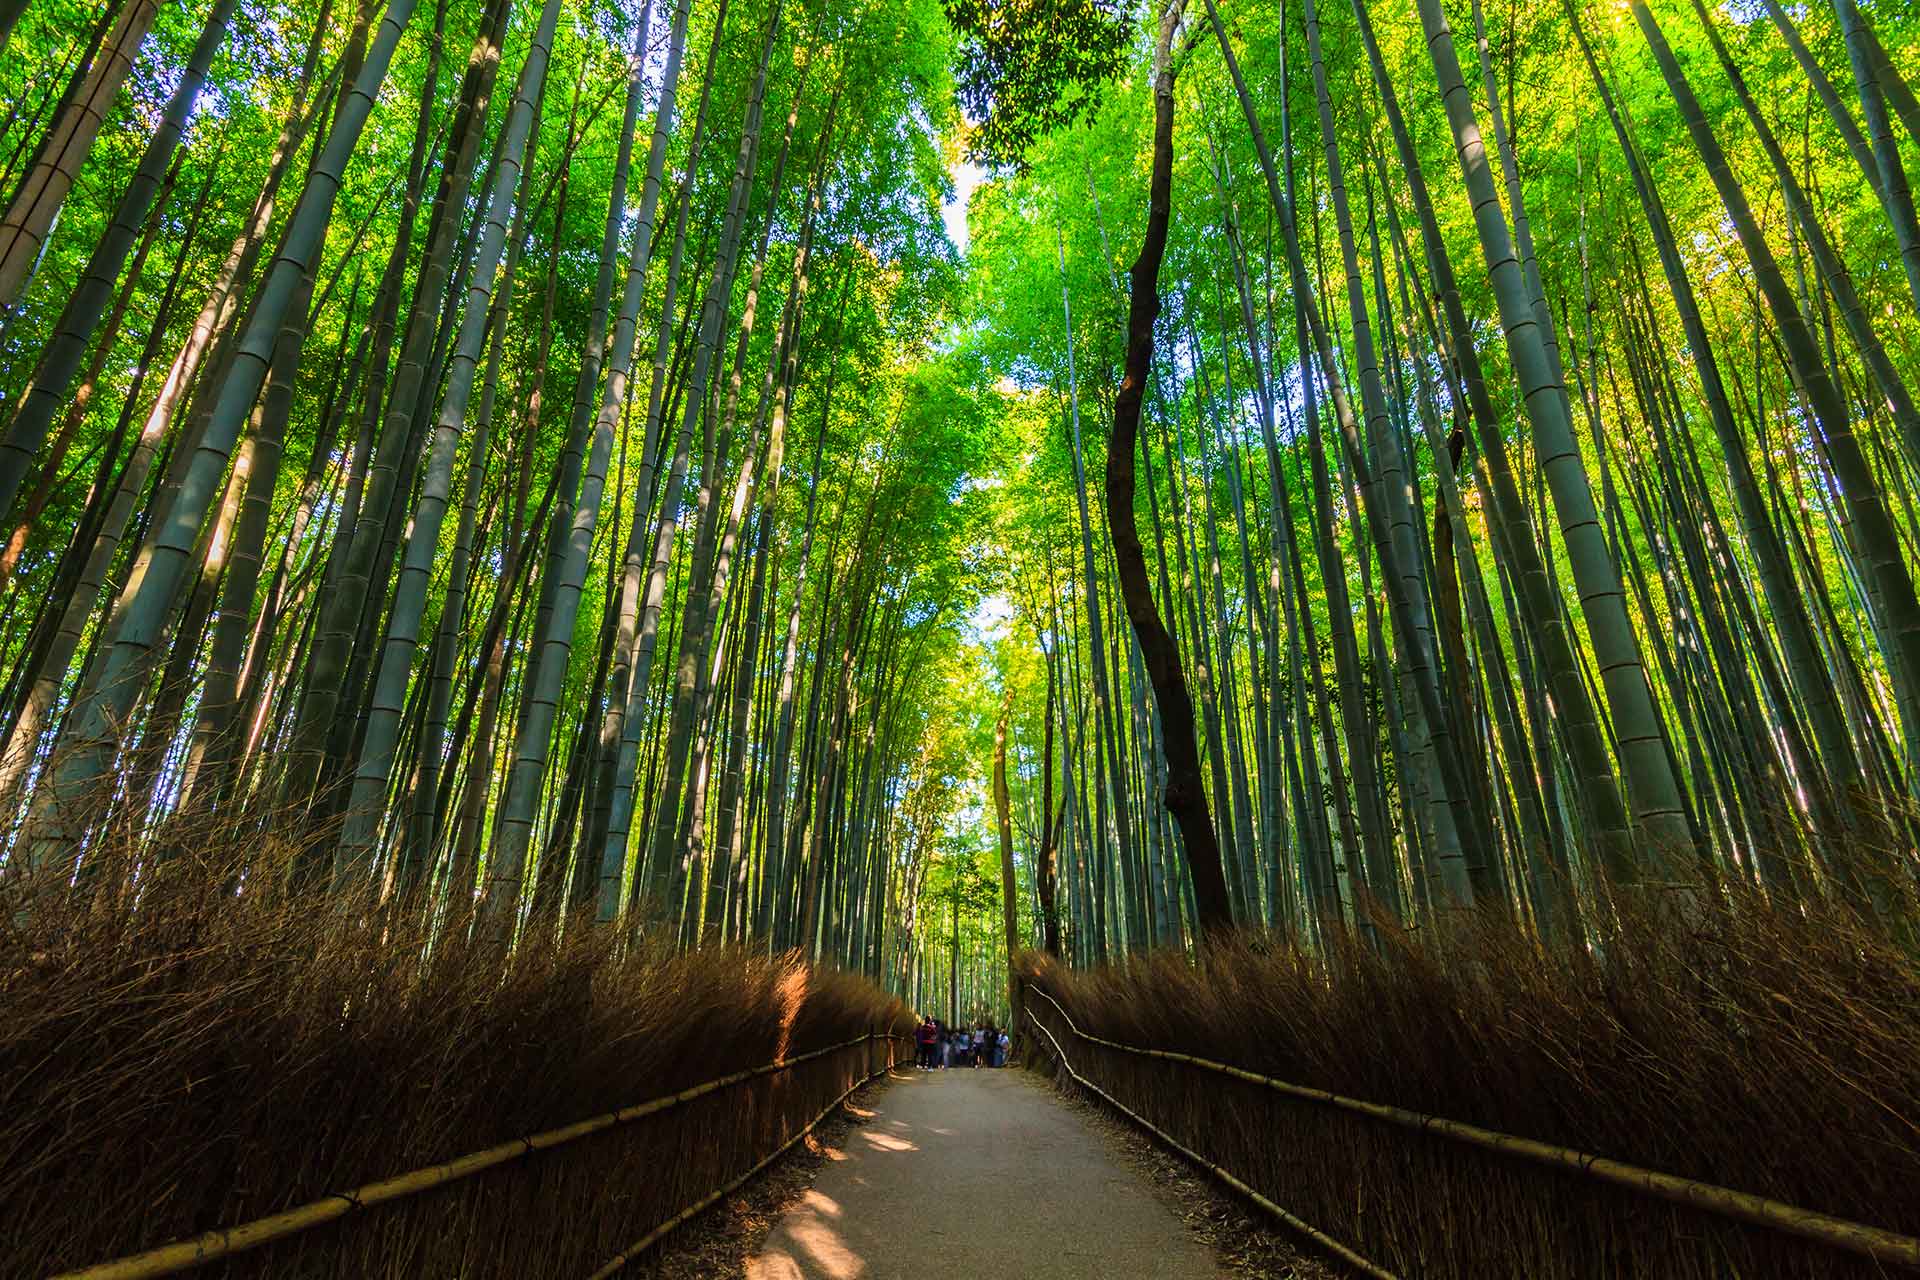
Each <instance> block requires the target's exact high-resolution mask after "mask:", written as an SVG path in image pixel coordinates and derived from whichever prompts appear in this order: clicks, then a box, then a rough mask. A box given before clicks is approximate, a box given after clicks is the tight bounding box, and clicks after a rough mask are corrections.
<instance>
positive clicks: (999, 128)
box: [941, 0, 1134, 168]
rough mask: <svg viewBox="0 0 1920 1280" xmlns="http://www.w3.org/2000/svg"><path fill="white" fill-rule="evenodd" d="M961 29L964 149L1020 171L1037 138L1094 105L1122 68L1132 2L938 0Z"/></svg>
mask: <svg viewBox="0 0 1920 1280" xmlns="http://www.w3.org/2000/svg"><path fill="white" fill-rule="evenodd" d="M941 3H942V4H943V5H944V6H945V8H946V11H947V18H948V20H949V21H950V22H952V23H953V26H954V29H955V30H956V31H958V32H959V33H960V36H961V43H960V51H959V53H960V83H959V94H960V103H961V105H962V106H963V107H964V108H965V109H966V111H967V113H968V115H969V116H970V117H971V118H972V119H973V121H974V125H973V128H972V130H971V131H970V133H969V136H968V144H967V145H968V154H969V155H971V156H972V158H973V159H975V160H978V161H979V162H981V163H982V164H990V165H1004V166H1011V167H1014V168H1024V167H1025V165H1026V163H1027V160H1026V156H1027V152H1028V150H1029V149H1030V148H1031V147H1032V146H1033V145H1034V143H1035V142H1037V141H1038V140H1039V139H1040V138H1042V137H1045V136H1046V135H1047V134H1049V133H1052V132H1054V131H1056V130H1059V129H1063V128H1065V127H1066V126H1068V125H1071V124H1072V123H1073V122H1074V121H1075V120H1077V119H1079V118H1080V116H1081V115H1082V114H1083V113H1085V112H1087V111H1089V110H1091V109H1094V108H1096V107H1097V106H1098V103H1099V96H1100V93H1101V90H1102V88H1103V87H1104V86H1105V84H1106V82H1107V81H1109V80H1112V79H1114V78H1115V77H1117V76H1118V75H1120V74H1121V72H1122V71H1124V70H1125V69H1126V65H1127V59H1128V53H1129V45H1130V42H1131V39H1132V30H1131V28H1132V17H1133V8H1134V5H1133V3H1132V2H1131V0H941Z"/></svg>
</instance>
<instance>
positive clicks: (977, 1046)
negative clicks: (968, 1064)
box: [973, 1022, 988, 1070]
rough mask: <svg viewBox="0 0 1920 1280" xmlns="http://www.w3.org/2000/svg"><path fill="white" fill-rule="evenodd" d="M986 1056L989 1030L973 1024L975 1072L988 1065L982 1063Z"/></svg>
mask: <svg viewBox="0 0 1920 1280" xmlns="http://www.w3.org/2000/svg"><path fill="white" fill-rule="evenodd" d="M986 1056H987V1029H986V1028H985V1027H983V1026H981V1025H980V1024H979V1023H977V1022H976V1023H974V1024H973V1065H974V1068H975V1070H978V1069H979V1068H980V1067H981V1066H983V1065H988V1064H986V1063H983V1062H982V1061H981V1060H982V1059H983V1058H985V1057H986Z"/></svg>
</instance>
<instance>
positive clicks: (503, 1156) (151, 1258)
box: [53, 1031, 908, 1280]
mask: <svg viewBox="0 0 1920 1280" xmlns="http://www.w3.org/2000/svg"><path fill="white" fill-rule="evenodd" d="M907 1038H908V1037H905V1036H902V1035H898V1034H896V1033H893V1032H886V1031H869V1032H867V1033H866V1034H865V1035H860V1036H855V1037H854V1038H853V1039H851V1040H842V1041H840V1042H838V1043H837V1044H830V1045H826V1046H824V1047H822V1048H819V1049H814V1050H811V1051H809V1052H807V1053H800V1054H794V1055H793V1056H792V1057H787V1058H778V1059H775V1060H774V1061H772V1062H768V1063H765V1064H763V1065H761V1066H757V1067H748V1068H746V1069H744V1070H741V1071H733V1072H729V1073H728V1074H726V1075H723V1076H717V1077H715V1078H714V1079H712V1080H708V1081H705V1082H704V1083H701V1084H696V1085H690V1086H688V1087H687V1088H685V1089H682V1090H680V1091H678V1092H677V1093H670V1094H663V1095H662V1096H660V1097H657V1098H650V1099H648V1100H647V1101H645V1102H638V1103H634V1104H633V1105H631V1106H626V1107H622V1108H620V1109H619V1110H617V1111H609V1112H606V1113H605V1114H603V1115H597V1116H592V1117H590V1118H588V1119H585V1120H578V1121H575V1122H574V1123H572V1124H568V1125H562V1126H561V1127H559V1128H557V1129H548V1130H545V1131H543V1132H540V1133H534V1134H528V1135H526V1136H525V1137H519V1138H513V1139H511V1140H509V1141H507V1142H502V1143H499V1144H497V1145H495V1146H491V1147H487V1148H485V1149H484V1150H481V1151H475V1152H471V1153H469V1154H467V1155H464V1156H460V1157H457V1158H456V1159H453V1160H447V1161H443V1162H442V1163H439V1164H433V1165H428V1166H426V1167H424V1168H420V1169H414V1170H410V1171H409V1172H406V1173H402V1174H397V1175H395V1176H394V1177H391V1178H384V1179H382V1180H381V1181H379V1182H370V1183H368V1184H366V1185H365V1186H361V1187H355V1188H354V1189H352V1190H351V1191H336V1192H333V1193H332V1194H330V1195H326V1196H322V1197H321V1198H320V1199H318V1200H314V1201H310V1202H309V1203H307V1204H303V1205H300V1206H298V1207H296V1208H292V1209H287V1210H284V1211H283V1212H280V1213H276V1214H271V1215H269V1216H267V1217H264V1218H256V1219H253V1220H252V1221H250V1222H244V1223H241V1224H239V1225H237V1226H232V1227H223V1228H221V1229H219V1230H216V1231H208V1232H204V1233H203V1234H201V1235H198V1236H194V1237H192V1238H190V1239H186V1240H176V1241H174V1242H172V1243H170V1244H164V1245H160V1246H159V1247H157V1248H153V1249H148V1250H146V1251H144V1252H142V1253H136V1254H130V1255H128V1256H127V1257H124V1258H116V1259H114V1260H113V1261H111V1262H103V1263H99V1264H97V1265H94V1266H91V1267H83V1268H81V1269H80V1270H77V1271H67V1272H62V1273H61V1274H59V1275H57V1276H55V1277H53V1280H146V1278H147V1277H153V1276H170V1275H177V1274H179V1273H180V1272H182V1271H187V1270H190V1269H192V1268H194V1267H198V1266H201V1265H204V1264H206V1263H209V1262H213V1261H216V1260H218V1259H221V1258H227V1257H231V1256H233V1255H234V1254H238V1253H243V1252H245V1251H247V1250H250V1249H257V1248H259V1247H260V1246H262V1245H265V1244H270V1243H272V1242H273V1241H276V1240H282V1239H285V1238H287V1237H289V1236H294V1235H298V1234H300V1233H301V1232H303V1231H310V1230H312V1229H314V1228H315V1227H319V1226H324V1225H325V1224H327V1223H330V1222H334V1221H337V1220H338V1219H341V1218H344V1217H346V1216H347V1215H349V1214H351V1213H355V1212H358V1211H361V1210H366V1209H372V1208H375V1207H377V1206H380V1205H383V1204H389V1203H392V1202H394V1201H399V1200H405V1199H407V1198H409V1197H411V1196H416V1195H419V1194H421V1193H422V1192H425V1191H431V1190H434V1189H436V1188H439V1187H444V1186H447V1185H449V1184H451V1183H455V1182H460V1181H462V1180H464V1179H467V1178H471V1177H473V1176H474V1175H476V1174H479V1173H483V1172H485V1171H486V1170H489V1169H495V1168H498V1167H500V1166H502V1165H505V1164H510V1163H512V1162H514V1161H517V1160H521V1159H524V1158H525V1157H527V1156H529V1155H532V1154H533V1153H534V1152H536V1151H550V1150H552V1149H553V1148H555V1147H562V1146H566V1145H567V1144H568V1143H572V1142H577V1141H578V1140H580V1139H581V1138H585V1137H587V1136H589V1135H591V1134H595V1133H601V1132H603V1131H605V1130H608V1129H612V1128H616V1127H618V1126H622V1125H627V1124H631V1123H633V1122H634V1121H636V1120H642V1119H645V1118H646V1117H648V1116H652V1115H658V1114H659V1113H661V1112H663V1111H669V1110H672V1109H673V1108H675V1107H681V1106H685V1105H686V1104H687V1103H689V1102H692V1101H694V1100H695V1099H696V1098H703V1097H705V1096H707V1095H708V1094H712V1093H717V1092H719V1091H720V1090H722V1089H727V1088H731V1087H733V1086H735V1085H739V1084H742V1083H745V1082H746V1081H748V1080H753V1079H756V1078H758V1077H760V1076H767V1075H773V1074H775V1073H776V1072H781V1071H788V1070H791V1069H792V1068H794V1067H797V1066H800V1065H801V1064H803V1063H807V1062H811V1061H813V1060H815V1059H818V1058H824V1057H827V1056H829V1055H831V1054H836V1053H842V1052H845V1051H846V1050H849V1049H852V1048H855V1047H856V1046H864V1045H869V1044H871V1043H872V1042H874V1041H875V1040H885V1041H886V1042H887V1060H886V1062H885V1063H884V1064H883V1065H881V1066H880V1067H877V1068H874V1069H873V1070H870V1071H868V1072H867V1073H866V1074H865V1075H864V1076H862V1077H861V1078H860V1080H859V1081H858V1082H856V1083H855V1084H854V1085H853V1087H852V1088H849V1089H848V1090H846V1092H844V1093H842V1094H841V1095H840V1096H839V1097H838V1098H836V1099H835V1100H834V1102H833V1104H832V1105H831V1106H829V1107H827V1108H826V1109H825V1110H824V1111H822V1112H821V1113H820V1114H819V1115H817V1116H815V1117H814V1118H813V1119H812V1120H810V1121H808V1122H807V1124H806V1126H805V1127H804V1128H802V1129H801V1130H800V1131H799V1132H798V1133H796V1134H795V1135H794V1136H793V1137H792V1138H790V1139H788V1140H787V1142H785V1143H784V1144H782V1145H781V1146H780V1147H779V1148H778V1149H777V1150H776V1151H774V1152H772V1153H771V1154H770V1155H768V1156H767V1157H766V1158H765V1159H763V1160H761V1161H760V1162H759V1163H758V1164H756V1165H754V1167H753V1168H752V1169H750V1170H748V1171H747V1173H746V1174H744V1175H742V1176H741V1177H739V1178H736V1179H734V1180H733V1181H731V1182H729V1183H728V1184H727V1185H726V1186H724V1187H722V1188H720V1190H718V1191H716V1192H714V1193H712V1194H711V1195H708V1196H706V1197H704V1198H702V1199H701V1200H700V1201H699V1202H697V1203H696V1204H694V1205H692V1206H691V1207H689V1208H687V1209H683V1210H682V1211H681V1212H679V1213H677V1214H675V1215H674V1216H673V1217H672V1218H670V1219H668V1220H667V1221H666V1222H664V1223H662V1224H661V1225H660V1226H658V1227H656V1228H654V1229H653V1230H652V1231H650V1232H648V1233H647V1234H646V1235H645V1236H643V1237H642V1238H641V1239H640V1240H639V1241H637V1242H636V1243H635V1244H633V1245H630V1246H629V1247H628V1248H626V1249H625V1250H622V1251H621V1253H620V1255H619V1256H618V1257H617V1258H615V1259H614V1260H613V1261H611V1262H609V1263H608V1264H607V1266H606V1267H604V1268H602V1269H601V1271H600V1272H598V1273H596V1274H597V1275H601V1276H605V1275H611V1274H613V1273H614V1272H615V1271H617V1270H618V1269H619V1268H620V1267H622V1266H624V1265H625V1264H626V1263H627V1262H629V1261H631V1260H632V1259H633V1258H634V1257H636V1256H638V1255H639V1254H640V1253H641V1252H643V1251H644V1250H645V1249H647V1248H648V1247H650V1246H651V1245H653V1244H655V1243H657V1242H658V1241H659V1240H660V1239H661V1238H662V1237H664V1236H665V1235H667V1233H668V1232H670V1231H672V1230H673V1229H674V1228H675V1227H677V1226H679V1225H681V1224H682V1223H684V1222H686V1221H687V1220H688V1219H689V1218H692V1217H693V1216H694V1215H696V1214H698V1213H699V1212H701V1211H702V1210H703V1209H706V1208H708V1207H709V1206H711V1205H713V1204H714V1203H716V1202H717V1201H719V1200H720V1199H721V1198H722V1197H723V1196H725V1195H727V1194H729V1193H730V1192H732V1191H734V1190H735V1189H737V1188H739V1187H740V1186H742V1185H744V1184H745V1183H746V1182H747V1180H748V1179H750V1178H752V1177H753V1175H754V1174H756V1173H758V1172H760V1171H761V1170H762V1169H764V1168H766V1167H767V1165H769V1164H771V1163H772V1162H773V1161H774V1160H775V1159H777V1158H778V1157H779V1156H780V1155H782V1154H783V1153H785V1152H786V1151H788V1150H789V1149H791V1148H792V1147H793V1145H794V1144H795V1143H797V1142H799V1141H800V1139H801V1138H803V1137H805V1136H806V1135H807V1134H808V1133H811V1132H812V1131H813V1130H814V1128H815V1127H816V1126H818V1125H819V1124H820V1122H821V1121H822V1120H824V1119H825V1118H826V1117H827V1116H828V1115H829V1114H831V1113H832V1112H833V1110H834V1108H836V1107H838V1106H839V1105H840V1104H841V1103H842V1102H844V1101H846V1099H847V1098H848V1097H850V1096H852V1094H853V1092H854V1090H855V1089H858V1088H859V1087H860V1086H861V1085H863V1084H866V1083H867V1082H868V1081H871V1080H873V1079H874V1078H876V1077H878V1076H880V1075H882V1074H884V1073H885V1072H887V1071H889V1070H891V1069H892V1067H893V1066H894V1065H895V1061H896V1060H895V1058H894V1054H893V1041H895V1040H904V1039H907Z"/></svg>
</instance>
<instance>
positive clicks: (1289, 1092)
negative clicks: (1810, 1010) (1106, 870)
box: [1033, 986, 1920, 1266]
mask: <svg viewBox="0 0 1920 1280" xmlns="http://www.w3.org/2000/svg"><path fill="white" fill-rule="evenodd" d="M1033 990H1034V991H1035V992H1037V993H1038V994H1039V995H1040V996H1041V997H1042V998H1044V999H1045V1000H1046V1002H1047V1003H1048V1004H1050V1005H1052V1006H1053V1007H1054V1008H1055V1009H1058V1010H1059V1011H1060V1016H1061V1017H1062V1018H1064V1019H1065V1020H1066V1023H1067V1027H1068V1029H1069V1030H1070V1031H1072V1032H1073V1034H1074V1035H1076V1036H1078V1037H1080V1038H1081V1039H1082V1040H1085V1041H1087V1042H1089V1043H1091V1044H1097V1045H1101V1046H1104V1047H1105V1048H1108V1049H1115V1050H1118V1051H1120V1052H1122V1053H1131V1054H1137V1055H1139V1056H1141V1057H1146V1058H1162V1059H1165V1060H1166V1061H1168V1062H1182V1063H1186V1064H1187V1065H1189V1066H1194V1067H1200V1068H1202V1069H1203V1070H1207V1071H1213V1072H1217V1073H1218V1074H1220V1075H1225V1076H1232V1077H1233V1078H1234V1079H1236V1080H1245V1081H1247V1082H1248V1083H1250V1084H1257V1085H1264V1086H1265V1087H1266V1088H1269V1089H1272V1090H1273V1091H1274V1092H1276V1093H1281V1094H1285V1095H1286V1096H1287V1097H1290V1098H1299V1099H1301V1100H1302V1101H1306V1102H1318V1103H1321V1104H1323V1105H1326V1106H1331V1107H1337V1108H1339V1109H1340V1110H1342V1111H1350V1112H1353V1113H1354V1114H1356V1115H1363V1116H1371V1117H1372V1118H1373V1119H1375V1120H1384V1121H1386V1122H1387V1123H1389V1124H1396V1125H1399V1126H1401V1127H1402V1128H1407V1129H1418V1130H1420V1131H1421V1132H1423V1133H1433V1134H1438V1135H1439V1136H1441V1137H1443V1138H1451V1139H1453V1140H1454V1141H1456V1142H1464V1143H1466V1144H1468V1145H1469V1146H1475V1147H1480V1148H1482V1149H1484V1150H1487V1151H1497V1152H1499V1153H1501V1154H1502V1155H1510V1156H1517V1157H1519V1158H1520V1159H1522V1160H1531V1161H1533V1162H1535V1163H1536V1164H1545V1165H1551V1166H1553V1167H1554V1168H1557V1169H1561V1170H1564V1171H1566V1172H1568V1173H1574V1174H1582V1175H1586V1176H1588V1177H1592V1178H1595V1179H1597V1180H1599V1181H1601V1182H1607V1183H1611V1184H1613V1185H1614V1186H1618V1187H1625V1188H1626V1189H1628V1190H1629V1191H1638V1192H1640V1193H1641V1194H1643V1195H1650V1196H1655V1197H1658V1198H1659V1199H1662V1200H1668V1201H1671V1202H1673V1203H1674V1204H1680V1205H1686V1206H1688V1207H1689V1208H1694V1209H1700V1210H1704V1211H1705V1212H1707V1213H1712V1214H1717V1215H1719V1216H1721V1217H1724V1218H1733V1219H1735V1220H1737V1221H1741V1222H1749V1223H1753V1224H1754V1225H1756V1226H1762V1227H1770V1228H1772V1229H1773V1230H1776V1231H1782V1232H1785V1233H1786V1234H1788V1235H1791V1236H1797V1237H1799V1238H1800V1239H1802V1240H1812V1241H1814V1242H1816V1243H1819V1244H1824V1245H1830V1246H1832V1247H1833V1248H1836V1249H1845V1250H1847V1251H1848V1252H1850V1253H1858V1254H1862V1255H1864V1256H1866V1257H1869V1258H1872V1259H1874V1260H1875V1261H1876V1262H1894V1263H1901V1264H1904V1265H1907V1266H1916V1265H1920V1239H1916V1238H1915V1237H1913V1236H1906V1235H1901V1234H1899V1233H1898V1232H1894V1231H1887V1230H1885V1229H1883V1228H1880V1227H1873V1226H1868V1225H1866V1224H1865V1223H1859V1222H1849V1221H1848V1220H1846V1219H1845V1218H1836V1217H1833V1216H1832V1215H1830V1214H1824V1213H1818V1212H1816V1211H1814V1210H1812V1209H1802V1208H1800V1207H1798V1206H1797V1205H1790V1204H1786V1203H1784V1202H1783V1201H1779V1200H1770V1199H1768V1198H1767V1197H1765V1196H1758V1195H1754V1194H1752V1193H1751V1192H1747V1191H1735V1190H1732V1189H1731V1188H1728V1187H1719V1186H1714V1185H1713V1184H1712V1183H1707V1182H1697V1181H1695V1180H1694V1179H1692V1178H1682V1177H1678V1176H1676V1175H1674V1174H1671V1173H1660V1172H1658V1171H1656V1170H1653V1169H1645V1168H1642V1167H1640V1166H1639V1165H1633V1164H1628V1163H1626V1162H1625V1161H1621V1160H1609V1159H1607V1158H1606V1157H1605V1156H1596V1155H1591V1154H1589V1153H1587V1152H1584V1151H1575V1150H1574V1149H1572V1148H1571V1147H1560V1146H1555V1145H1553V1144H1552V1143H1548V1142H1538V1141H1535V1140H1534V1139H1532V1138H1520V1137H1516V1136H1514V1135H1513V1134H1509V1133H1499V1132H1496V1131H1494V1130H1492V1129H1482V1128H1481V1127H1479V1126H1478V1125H1471V1124H1466V1123H1463V1122H1462V1121H1459V1120H1448V1119H1444V1118H1443V1117H1440V1116H1431V1115H1424V1114H1422V1113H1421V1112H1418V1111H1408V1110H1407V1109H1405V1108H1404V1107H1394V1106H1388V1105H1386V1104H1384V1103H1379V1102H1366V1101H1363V1100H1361V1099H1359V1098H1349V1097H1346V1096H1345V1095H1344V1094H1338V1093H1332V1092H1330V1091H1328V1090H1326V1089H1313V1088H1309V1087H1307V1086H1306V1085H1298V1084H1289V1083H1288V1082H1286V1081H1284V1080H1276V1079H1274V1078H1273V1077H1271V1076H1263V1075H1260V1074H1258V1073H1257V1072H1253V1071H1247V1070H1245V1069H1243V1068H1240V1067H1234V1066H1229V1065H1227V1064H1226V1063H1224V1062H1212V1061H1209V1060H1208V1059H1206V1058H1196V1057H1194V1056H1193V1055H1192V1054H1186V1053H1176V1052H1174V1051H1172V1050H1169V1049H1143V1048H1140V1047H1138V1046H1135V1045H1130V1044H1121V1043H1119V1042H1118V1041H1115V1040H1107V1039H1103V1038H1102V1037H1100V1036H1096V1035H1093V1034H1091V1033H1089V1032H1086V1031H1082V1030H1081V1029H1080V1028H1079V1027H1078V1026H1076V1025H1075V1024H1074V1021H1073V1017H1072V1016H1071V1015H1070V1014H1068V1013H1067V1011H1066V1010H1065V1009H1064V1008H1062V1007H1061V1005H1060V1002H1059V1001H1058V1000H1055V999H1054V998H1053V997H1052V996H1051V995H1048V994H1047V992H1045V991H1043V990H1041V988H1040V987H1038V986H1034V987H1033ZM1048 1038H1049V1039H1051V1038H1052V1037H1051V1036H1049V1037H1048ZM1062 1061H1065V1059H1064V1058H1063V1059H1062ZM1076 1078H1077V1077H1076ZM1102 1096H1103V1097H1104V1096H1105V1095H1104V1094H1103V1095H1102ZM1114 1105H1116V1106H1118V1105H1119V1104H1118V1103H1115V1104H1114ZM1123 1110H1124V1108H1123ZM1129 1114H1131V1113H1129ZM1141 1123H1142V1124H1145V1123H1146V1122H1145V1121H1141Z"/></svg>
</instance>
